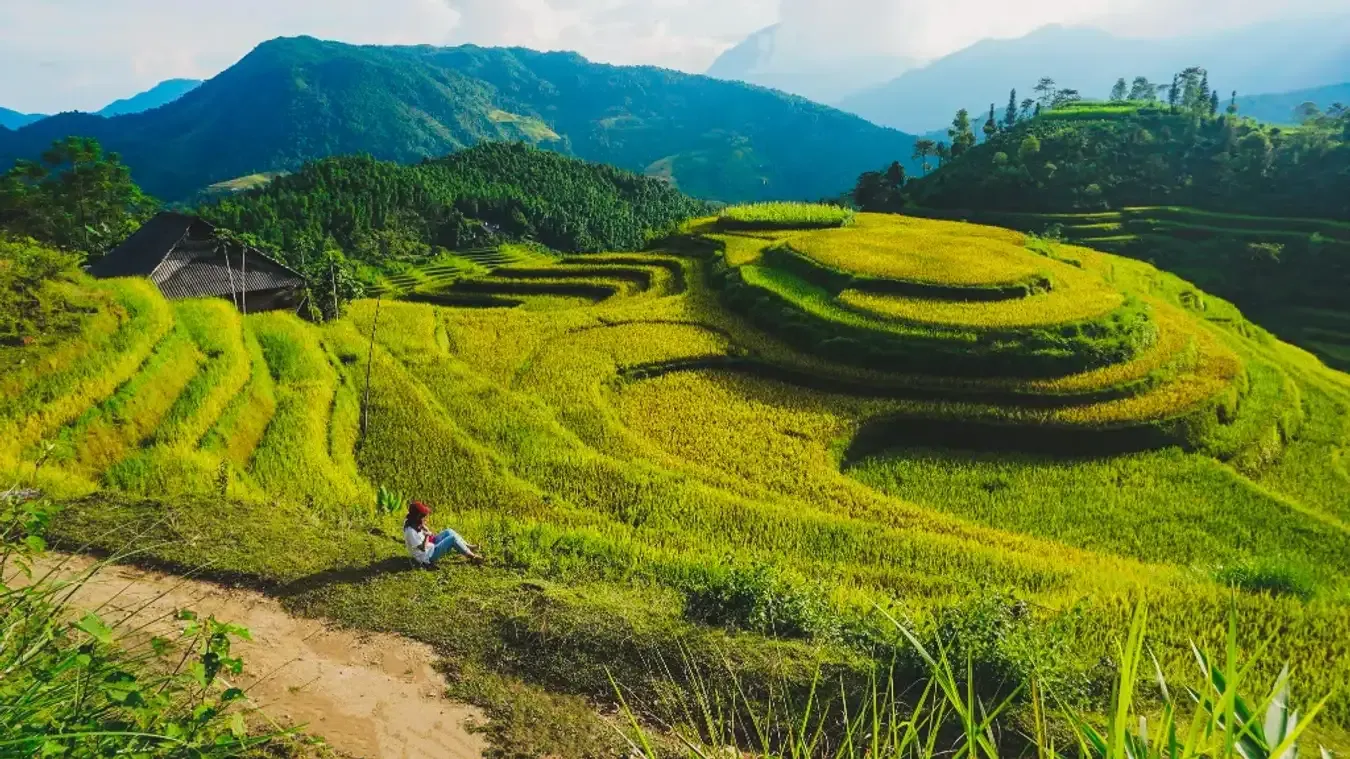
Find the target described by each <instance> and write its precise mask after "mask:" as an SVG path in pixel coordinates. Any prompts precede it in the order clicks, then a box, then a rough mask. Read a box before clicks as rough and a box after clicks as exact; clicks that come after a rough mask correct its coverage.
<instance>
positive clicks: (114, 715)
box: [0, 490, 280, 759]
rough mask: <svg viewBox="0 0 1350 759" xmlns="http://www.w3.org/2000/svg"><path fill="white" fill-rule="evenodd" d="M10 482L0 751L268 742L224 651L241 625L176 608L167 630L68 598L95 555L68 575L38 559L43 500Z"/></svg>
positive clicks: (172, 753)
mask: <svg viewBox="0 0 1350 759" xmlns="http://www.w3.org/2000/svg"><path fill="white" fill-rule="evenodd" d="M17 493H18V491H17V490H11V491H9V492H8V493H5V494H2V495H4V496H6V497H3V498H0V525H3V527H0V577H4V578H6V579H5V580H4V581H3V582H0V641H2V642H0V672H3V673H4V675H3V677H0V755H3V756H62V757H75V758H77V759H78V758H82V757H106V756H146V757H149V756H155V757H192V758H193V759H214V758H215V757H232V756H239V755H241V754H245V753H247V752H250V751H252V750H254V749H258V748H261V747H263V746H266V745H268V744H269V743H271V742H272V741H273V740H274V739H276V738H278V737H280V733H269V734H264V735H257V734H254V733H253V732H252V731H251V730H250V728H249V726H248V724H247V722H246V720H245V715H246V712H245V711H244V709H243V706H242V704H243V701H244V692H243V691H242V690H240V689H239V688H237V687H233V686H232V685H230V682H229V678H230V677H231V676H233V675H237V674H239V673H240V672H241V671H242V670H243V666H244V665H243V661H242V660H241V659H240V658H239V657H238V656H236V655H235V654H234V653H233V651H232V643H233V641H234V640H236V639H241V638H242V639H248V638H249V632H248V630H246V629H244V628H242V627H238V626H235V625H231V624H228V623H225V622H221V621H219V620H217V619H215V618H214V617H210V618H207V619H200V618H198V617H197V616H196V615H195V614H193V613H192V612H190V611H183V612H180V613H179V615H178V617H177V621H178V625H177V631H176V634H174V635H171V636H168V637H161V636H156V637H152V638H150V639H149V640H148V641H147V642H144V643H141V642H136V641H137V640H139V638H140V637H143V636H139V635H136V634H135V633H137V632H139V631H136V630H126V629H123V628H122V625H121V624H120V623H118V622H117V621H114V620H111V619H109V618H108V617H106V616H105V615H101V614H97V613H92V612H89V613H85V612H81V611H79V610H77V609H75V608H73V607H72V606H71V605H70V599H71V598H72V596H73V595H74V593H75V591H77V590H78V589H79V587H80V586H81V585H82V584H83V583H85V582H87V581H88V580H89V579H90V578H91V577H92V576H93V574H94V573H96V572H97V571H99V569H100V568H101V567H102V566H103V565H101V564H100V565H96V566H95V567H94V568H93V569H92V570H89V571H87V572H84V573H82V574H80V575H78V576H76V577H75V578H74V579H62V578H61V577H60V574H59V573H58V571H57V570H58V569H59V564H58V566H57V567H56V568H54V569H51V570H48V571H43V570H40V569H39V567H40V566H42V565H43V564H44V563H46V564H48V565H50V564H52V563H55V560H50V561H48V562H43V561H42V554H43V553H44V552H45V550H46V544H45V542H44V541H43V539H42V533H43V531H44V530H45V528H46V526H47V524H48V523H49V522H50V520H51V518H52V515H53V510H52V509H51V507H50V506H49V505H48V504H46V503H44V502H41V501H29V500H24V499H21V498H18V497H13V496H16V494H17Z"/></svg>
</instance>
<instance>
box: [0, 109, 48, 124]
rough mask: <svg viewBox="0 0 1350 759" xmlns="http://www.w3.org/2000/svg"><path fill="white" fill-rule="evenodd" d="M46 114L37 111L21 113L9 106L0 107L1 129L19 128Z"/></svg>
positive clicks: (42, 117)
mask: <svg viewBox="0 0 1350 759" xmlns="http://www.w3.org/2000/svg"><path fill="white" fill-rule="evenodd" d="M44 118H46V116H43V115H42V114H37V113H19V112H18V111H11V110H10V109H8V108H0V129H18V128H20V127H23V126H27V125H29V124H31V123H33V122H34V121H37V120H38V119H44Z"/></svg>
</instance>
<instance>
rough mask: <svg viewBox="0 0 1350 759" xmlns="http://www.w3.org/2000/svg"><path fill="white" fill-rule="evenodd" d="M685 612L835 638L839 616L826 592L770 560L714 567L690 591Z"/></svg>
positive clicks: (776, 631)
mask: <svg viewBox="0 0 1350 759" xmlns="http://www.w3.org/2000/svg"><path fill="white" fill-rule="evenodd" d="M685 616H686V617H688V618H689V619H692V620H694V621H697V622H702V623H704V624H712V625H722V626H724V627H727V628H730V629H733V630H748V631H751V632H757V633H760V634H764V635H777V636H779V637H784V638H820V637H831V636H833V635H834V634H836V633H837V632H838V622H837V620H836V615H835V613H834V611H833V610H832V609H831V607H830V604H829V602H828V600H826V598H825V594H824V592H823V591H822V590H821V589H820V588H817V587H812V586H810V585H808V584H807V583H806V582H805V581H804V580H802V579H800V578H798V577H794V576H791V575H788V574H785V573H784V572H783V571H782V570H780V569H778V568H777V567H774V566H772V565H769V564H755V565H752V566H733V567H728V568H721V569H720V571H719V570H717V569H714V570H711V571H710V572H709V574H708V576H707V577H706V578H705V579H704V581H703V582H702V583H699V584H698V585H697V586H696V587H695V588H694V589H693V590H691V591H689V593H688V597H687V600H686V604H685Z"/></svg>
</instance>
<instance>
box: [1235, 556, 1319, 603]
mask: <svg viewBox="0 0 1350 759" xmlns="http://www.w3.org/2000/svg"><path fill="white" fill-rule="evenodd" d="M1214 579H1215V580H1216V581H1218V582H1221V583H1223V584H1224V585H1229V586H1232V587H1234V588H1239V589H1241V590H1245V591H1248V592H1250V593H1268V594H1270V595H1272V596H1291V597H1293V598H1299V599H1302V600H1304V601H1307V600H1310V599H1312V597H1313V596H1314V595H1316V593H1317V584H1318V583H1317V578H1316V577H1314V576H1313V573H1312V572H1311V571H1309V570H1308V569H1307V568H1306V567H1303V566H1299V565H1297V564H1293V563H1289V562H1287V561H1282V560H1277V559H1263V560H1260V561H1250V562H1246V563H1243V564H1235V565H1232V566H1227V567H1222V568H1220V569H1219V570H1218V571H1217V572H1215V573H1214Z"/></svg>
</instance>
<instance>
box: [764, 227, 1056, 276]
mask: <svg viewBox="0 0 1350 759" xmlns="http://www.w3.org/2000/svg"><path fill="white" fill-rule="evenodd" d="M961 227H962V225H960V224H953V223H951V222H934V221H928V220H919V219H914V218H910V217H906V216H887V215H884V214H861V215H859V216H858V218H857V220H856V221H855V222H854V225H853V228H851V229H848V230H844V231H843V232H836V231H835V230H822V231H817V232H806V233H800V234H796V235H793V236H792V237H791V238H790V240H789V245H791V247H792V248H793V250H796V251H798V252H800V253H802V254H804V255H806V256H807V257H809V258H811V259H813V260H815V261H818V262H820V263H821V264H824V265H825V266H828V267H831V268H834V269H838V270H841V271H848V272H854V273H857V274H861V275H864V276H871V277H878V278H882V279H899V280H907V281H911V282H926V283H932V284H940V285H969V286H979V285H1005V284H1014V283H1018V282H1023V281H1026V280H1028V279H1031V278H1033V277H1036V276H1037V275H1039V274H1041V273H1042V270H1043V268H1044V267H1045V264H1044V262H1042V261H1038V260H1036V257H1035V255H1034V254H1032V253H1030V252H1029V251H1028V250H1027V249H1026V247H1025V246H1023V245H1022V238H1021V235H1018V234H1017V233H1015V232H1009V233H1006V234H1002V233H982V234H974V235H972V234H969V233H968V232H966V231H965V230H962V229H961ZM897 251H903V252H904V255H901V256H897V255H896V252H897Z"/></svg>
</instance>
